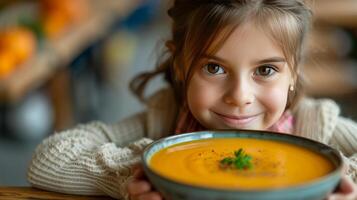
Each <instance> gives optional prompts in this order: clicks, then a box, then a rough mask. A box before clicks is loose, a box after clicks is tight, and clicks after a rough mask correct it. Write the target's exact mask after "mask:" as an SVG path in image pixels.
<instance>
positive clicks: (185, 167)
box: [149, 138, 334, 189]
mask: <svg viewBox="0 0 357 200" xmlns="http://www.w3.org/2000/svg"><path fill="white" fill-rule="evenodd" d="M240 148H242V149H243V150H244V152H245V153H246V154H248V155H249V156H251V157H252V159H251V163H252V165H253V166H252V168H250V169H236V168H223V167H222V165H221V164H220V161H221V160H222V159H223V158H225V157H233V156H234V151H237V150H238V149H240ZM149 166H150V167H151V168H152V169H153V170H154V171H156V172H157V173H159V174H161V175H162V176H165V177H167V178H169V179H173V180H176V181H178V182H182V183H187V184H191V185H197V186H204V187H211V188H212V187H213V188H227V189H233V188H236V189H272V188H281V187H288V186H292V185H298V184H302V183H306V182H308V181H311V180H313V179H316V178H318V177H321V176H324V175H326V174H328V173H329V172H331V171H333V170H334V165H333V164H332V163H331V162H330V161H329V160H327V159H326V158H325V157H324V156H322V155H319V154H317V153H315V152H313V151H310V150H307V149H304V148H302V147H299V146H297V145H293V144H288V143H284V142H279V141H273V140H260V139H252V138H215V139H203V140H197V141H191V142H184V143H180V144H176V145H173V146H170V147H167V148H165V149H162V150H160V151H159V152H157V153H155V154H154V155H153V156H152V158H151V160H150V163H149Z"/></svg>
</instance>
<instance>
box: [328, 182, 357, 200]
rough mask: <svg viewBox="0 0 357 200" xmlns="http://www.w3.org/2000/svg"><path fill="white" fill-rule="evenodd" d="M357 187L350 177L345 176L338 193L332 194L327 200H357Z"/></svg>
mask: <svg viewBox="0 0 357 200" xmlns="http://www.w3.org/2000/svg"><path fill="white" fill-rule="evenodd" d="M356 199H357V185H356V184H355V183H354V182H353V181H352V180H351V178H350V177H348V176H343V177H342V180H341V184H340V186H339V190H338V191H337V193H334V194H331V195H330V196H329V197H328V198H327V200H356Z"/></svg>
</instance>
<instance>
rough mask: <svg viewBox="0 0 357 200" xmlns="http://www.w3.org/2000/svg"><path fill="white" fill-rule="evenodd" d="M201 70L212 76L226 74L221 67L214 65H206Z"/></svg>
mask: <svg viewBox="0 0 357 200" xmlns="http://www.w3.org/2000/svg"><path fill="white" fill-rule="evenodd" d="M203 69H204V70H205V71H206V72H208V73H209V74H214V75H217V74H224V73H226V72H225V71H224V69H223V67H221V66H220V65H218V64H215V63H208V64H207V65H205V66H204V67H203Z"/></svg>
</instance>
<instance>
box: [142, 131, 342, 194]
mask: <svg viewBox="0 0 357 200" xmlns="http://www.w3.org/2000/svg"><path fill="white" fill-rule="evenodd" d="M208 138H256V139H263V140H274V141H281V142H287V143H291V144H295V145H298V146H301V147H303V148H307V149H309V150H312V151H315V152H317V153H319V154H321V155H323V156H324V157H326V158H327V159H328V160H330V161H331V162H332V163H333V165H334V170H333V171H332V172H330V173H329V174H327V175H325V176H323V177H320V178H318V179H316V180H313V181H310V182H308V183H306V184H302V185H298V186H291V187H284V188H279V189H257V190H243V189H215V188H207V187H199V186H194V185H189V184H184V183H180V182H176V181H174V180H170V179H169V178H166V177H163V176H161V175H159V174H158V173H156V172H155V171H154V170H152V169H151V168H150V166H149V162H150V159H151V158H152V156H153V155H154V154H155V153H156V152H158V151H160V150H161V149H163V148H166V147H169V146H171V145H175V144H178V143H182V142H188V141H194V140H203V139H208ZM142 161H143V167H144V172H145V174H146V175H147V177H148V178H149V180H150V182H151V183H152V184H153V185H154V187H155V188H156V190H158V191H159V192H160V193H161V194H163V196H164V198H165V199H169V200H196V199H200V200H302V199H306V200H320V199H324V198H325V197H326V196H327V195H328V194H329V193H330V192H332V191H333V190H334V189H335V188H336V187H337V185H338V183H339V181H340V179H341V174H342V163H343V162H342V158H341V156H340V154H339V153H338V151H336V150H334V149H332V148H331V147H329V146H327V145H325V144H322V143H319V142H316V141H313V140H310V139H306V138H302V137H297V136H293V135H288V134H280V133H273V132H267V131H249V130H243V131H202V132H194V133H187V134H181V135H174V136H170V137H166V138H162V139H160V140H157V141H155V142H153V143H152V144H150V145H149V146H147V147H146V148H145V150H144V152H143V154H142ZM302 167H303V166H302Z"/></svg>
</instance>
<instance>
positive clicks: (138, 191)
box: [128, 165, 163, 200]
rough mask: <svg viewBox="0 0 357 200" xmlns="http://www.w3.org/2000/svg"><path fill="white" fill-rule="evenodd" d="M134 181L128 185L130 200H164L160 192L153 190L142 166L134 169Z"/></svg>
mask: <svg viewBox="0 0 357 200" xmlns="http://www.w3.org/2000/svg"><path fill="white" fill-rule="evenodd" d="M133 171H134V175H133V179H132V180H131V181H129V183H128V193H129V199H130V200H163V197H162V196H161V195H160V193H159V192H157V191H155V190H153V188H152V185H151V184H150V182H149V181H148V180H147V178H146V177H145V174H144V170H143V168H142V166H141V165H137V166H135V167H133Z"/></svg>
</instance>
